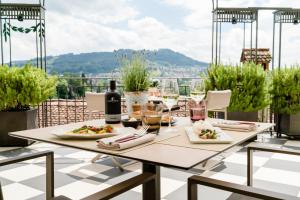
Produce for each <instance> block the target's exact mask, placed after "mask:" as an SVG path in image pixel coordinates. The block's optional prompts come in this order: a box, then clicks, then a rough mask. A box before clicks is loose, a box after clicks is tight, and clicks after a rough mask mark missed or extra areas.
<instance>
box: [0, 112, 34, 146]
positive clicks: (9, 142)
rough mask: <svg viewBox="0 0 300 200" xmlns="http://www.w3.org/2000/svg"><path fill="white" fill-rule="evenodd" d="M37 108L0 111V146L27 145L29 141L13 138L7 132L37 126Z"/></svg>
mask: <svg viewBox="0 0 300 200" xmlns="http://www.w3.org/2000/svg"><path fill="white" fill-rule="evenodd" d="M36 116H37V109H33V110H28V111H20V112H0V146H2V147H4V146H5V147H9V146H10V147H11V146H21V147H24V146H28V145H29V144H30V143H32V142H31V141H28V140H23V139H19V138H14V137H11V136H9V135H8V133H9V132H14V131H21V130H27V129H33V128H37V123H36Z"/></svg>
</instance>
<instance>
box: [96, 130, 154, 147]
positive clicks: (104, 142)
mask: <svg viewBox="0 0 300 200" xmlns="http://www.w3.org/2000/svg"><path fill="white" fill-rule="evenodd" d="M155 136H156V134H145V135H137V134H134V133H130V134H124V135H119V136H114V137H110V138H103V139H99V140H97V143H98V144H97V146H98V147H99V148H103V149H108V150H123V149H128V148H131V147H135V146H138V145H140V144H144V143H147V142H151V141H153V140H154V139H155Z"/></svg>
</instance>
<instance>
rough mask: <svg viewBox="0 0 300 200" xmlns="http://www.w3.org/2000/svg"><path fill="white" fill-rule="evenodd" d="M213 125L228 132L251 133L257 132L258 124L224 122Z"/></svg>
mask: <svg viewBox="0 0 300 200" xmlns="http://www.w3.org/2000/svg"><path fill="white" fill-rule="evenodd" d="M212 125H213V126H215V127H219V128H221V129H223V130H228V131H241V132H250V131H255V130H256V124H255V123H254V122H232V121H225V120H224V121H219V122H215V123H212Z"/></svg>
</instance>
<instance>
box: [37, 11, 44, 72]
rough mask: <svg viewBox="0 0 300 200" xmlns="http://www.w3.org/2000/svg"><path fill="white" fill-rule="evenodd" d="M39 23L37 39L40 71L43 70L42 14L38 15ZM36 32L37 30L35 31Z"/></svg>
mask: <svg viewBox="0 0 300 200" xmlns="http://www.w3.org/2000/svg"><path fill="white" fill-rule="evenodd" d="M39 22H40V25H39V26H40V30H39V31H40V32H39V34H38V35H39V37H40V56H41V57H40V63H41V69H43V35H42V29H43V26H42V13H40V19H39ZM37 31H38V30H37Z"/></svg>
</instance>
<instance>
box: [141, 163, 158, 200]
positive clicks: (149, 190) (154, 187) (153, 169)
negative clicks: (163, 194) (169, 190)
mask: <svg viewBox="0 0 300 200" xmlns="http://www.w3.org/2000/svg"><path fill="white" fill-rule="evenodd" d="M143 172H150V173H153V174H155V179H154V180H151V181H149V182H147V183H145V184H143V200H160V167H159V166H156V165H151V164H146V163H143Z"/></svg>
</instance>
